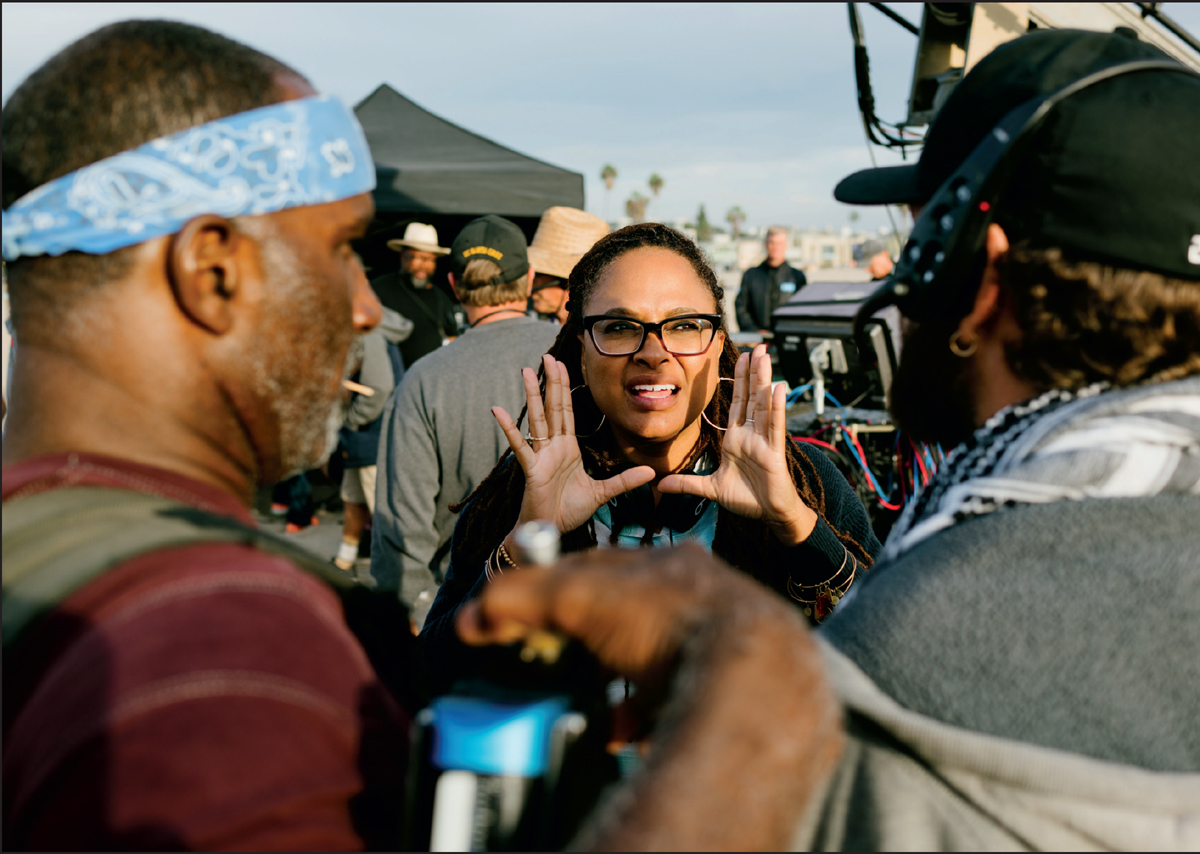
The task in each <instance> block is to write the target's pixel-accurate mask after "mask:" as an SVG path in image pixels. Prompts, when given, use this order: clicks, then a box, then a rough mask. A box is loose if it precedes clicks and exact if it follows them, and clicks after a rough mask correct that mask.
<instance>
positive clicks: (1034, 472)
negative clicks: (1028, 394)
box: [880, 377, 1200, 563]
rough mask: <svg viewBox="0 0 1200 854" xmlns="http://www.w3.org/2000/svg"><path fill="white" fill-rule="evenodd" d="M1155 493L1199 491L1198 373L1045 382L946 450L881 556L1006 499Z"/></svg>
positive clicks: (901, 550) (1033, 501)
mask: <svg viewBox="0 0 1200 854" xmlns="http://www.w3.org/2000/svg"><path fill="white" fill-rule="evenodd" d="M1159 494H1175V495H1198V496H1200V377H1188V378H1186V379H1182V380H1175V381H1173V382H1165V383H1158V384H1152V385H1144V386H1137V387H1134V388H1128V389H1119V390H1112V389H1110V388H1109V387H1108V386H1107V384H1104V383H1098V384H1096V385H1091V386H1088V387H1086V388H1083V389H1078V390H1075V391H1058V390H1056V391H1049V392H1046V393H1045V394H1043V395H1041V396H1040V397H1037V398H1034V399H1033V400H1029V401H1026V402H1024V403H1019V404H1015V405H1013V406H1009V407H1006V408H1005V409H1002V410H1000V411H999V412H997V413H996V414H995V415H993V416H992V417H991V418H990V419H988V421H987V423H986V424H984V425H983V426H982V427H980V428H979V429H978V430H976V431H975V434H974V435H973V436H972V437H971V438H970V440H968V441H967V442H964V443H963V444H961V445H959V446H958V447H956V448H955V449H954V450H953V451H951V452H950V453H949V454H948V455H947V457H946V461H945V463H944V464H943V466H942V467H941V468H940V469H939V471H938V473H937V474H936V475H935V476H934V478H933V480H931V481H930V482H929V484H928V485H927V486H926V487H925V488H924V489H922V490H921V492H919V493H918V494H917V496H916V498H915V499H914V500H913V501H911V502H909V505H908V506H907V507H906V508H905V509H904V512H903V513H902V514H901V516H900V519H899V520H898V521H897V522H896V525H895V527H894V528H893V529H892V531H891V534H890V536H889V537H888V541H887V545H886V546H885V547H884V550H883V554H882V555H881V558H880V563H883V562H885V561H890V560H892V559H894V558H896V557H898V556H900V555H901V554H903V553H904V552H906V551H908V550H909V549H911V548H913V546H915V545H917V544H918V543H920V542H922V541H923V540H925V539H926V538H927V537H930V536H932V535H933V534H935V533H937V532H938V531H941V530H944V529H946V528H949V527H950V526H952V525H956V524H958V523H959V522H962V521H965V520H967V519H971V518H974V517H976V516H982V515H984V514H987V513H991V512H993V511H995V510H998V509H1000V508H1003V507H1014V506H1018V505H1022V504H1048V503H1051V502H1055V501H1066V500H1078V499H1083V498H1129V497H1140V496H1151V495H1159ZM1197 524H1200V520H1197Z"/></svg>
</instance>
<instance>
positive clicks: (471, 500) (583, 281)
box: [451, 223, 871, 584]
mask: <svg viewBox="0 0 1200 854" xmlns="http://www.w3.org/2000/svg"><path fill="white" fill-rule="evenodd" d="M641 248H658V249H666V250H669V251H671V252H674V253H675V254H677V255H679V256H680V257H681V258H684V259H685V260H687V261H688V263H690V264H691V266H692V269H693V270H694V271H695V272H696V275H697V277H699V279H700V280H701V281H702V282H703V283H704V284H705V286H706V287H707V288H708V290H709V292H710V293H711V294H712V297H713V300H714V302H715V303H716V305H717V313H718V314H720V315H721V329H722V331H727V328H726V323H725V316H724V296H725V292H724V289H723V288H722V287H721V285H720V283H719V282H718V281H717V277H716V274H715V273H713V270H712V268H711V267H710V266H709V264H708V262H707V260H705V257H704V254H703V252H702V251H701V250H700V248H699V247H698V246H697V245H696V244H695V243H693V242H692V241H691V240H689V239H688V238H687V237H686V236H684V235H683V234H680V233H679V232H677V231H675V230H674V229H672V228H668V227H667V226H665V225H661V224H658V223H640V224H636V225H630V226H626V227H625V228H622V229H620V230H618V231H615V232H613V233H612V234H609V235H607V236H605V237H603V238H601V239H600V240H599V241H598V242H597V243H596V244H595V245H594V246H593V247H592V248H591V250H589V251H588V252H587V254H586V255H584V256H583V258H582V259H580V261H579V263H578V264H576V265H575V269H574V270H572V271H571V277H570V281H569V293H570V302H569V303H568V306H567V311H568V317H567V322H566V323H565V324H564V325H563V328H562V330H561V331H560V332H559V334H558V338H557V339H555V341H554V344H553V346H551V348H550V350H549V354H550V355H551V356H553V357H554V358H555V359H557V360H558V361H560V362H562V363H563V364H564V365H565V366H566V368H567V373H568V375H569V376H570V382H571V388H573V389H574V388H576V387H577V386H581V385H583V373H582V368H581V362H582V355H583V342H582V331H583V310H584V306H585V305H586V304H587V302H588V299H589V298H590V297H591V295H592V293H593V292H594V291H595V289H596V286H597V283H598V282H599V281H600V279H601V278H602V276H603V274H604V272H605V270H607V269H608V267H609V265H611V264H612V263H613V261H615V260H616V259H617V258H619V257H620V256H622V255H624V254H625V253H626V252H629V251H631V250H634V249H641ZM737 359H738V351H737V348H736V347H735V346H734V345H733V343H732V341H730V339H729V335H728V334H726V335H725V336H724V346H723V347H722V350H721V355H720V360H719V373H720V375H721V376H723V377H732V376H733V371H734V367H735V365H736V363H737ZM538 379H539V385H540V388H541V390H542V393H543V394H545V391H546V378H545V372H544V370H543V369H542V368H541V367H539V368H538ZM732 398H733V388H732V383H723V382H718V383H717V390H716V393H715V394H714V395H713V398H712V400H711V401H709V403H708V406H707V407H706V408H705V415H707V416H708V419H709V420H711V422H712V423H713V424H718V425H720V424H726V423H728V420H729V407H730V403H731V402H732ZM572 403H573V406H574V409H575V420H576V424H577V425H581V426H580V428H579V429H580V430H581V431H584V432H583V433H582V434H581V435H580V436H579V450H580V454H581V456H582V457H583V463H584V467H585V468H586V469H587V471H588V473H589V474H590V475H591V476H592V477H595V478H607V477H611V476H613V475H615V474H618V473H620V472H621V471H623V470H624V469H626V468H629V467H630V466H631V463H630V462H629V461H628V460H626V459H625V458H624V456H623V455H621V453H620V452H619V451H618V450H617V447H616V443H615V441H614V439H613V436H612V433H611V432H610V431H608V430H601V429H596V431H595V432H594V433H592V434H591V435H588V434H587V432H586V431H588V430H589V429H592V428H591V427H590V425H593V424H598V423H599V422H600V419H601V417H602V413H601V412H600V410H599V408H598V407H597V406H596V403H595V401H594V400H592V396H591V394H590V393H587V392H586V390H585V389H581V390H580V393H578V394H576V395H574V396H573V398H572ZM525 414H526V410H525V409H522V410H521V415H520V417H519V418H518V419H517V423H518V424H520V423H521V421H522V420H523V419H524V418H525ZM706 454H707V455H711V457H712V458H713V459H715V460H716V461H717V462H718V463H719V462H720V459H721V433H720V431H718V430H717V429H716V428H714V427H713V426H711V425H710V424H709V423H708V421H704V420H703V419H702V421H701V425H700V439H699V441H698V442H697V443H696V447H695V448H693V450H692V453H691V454H690V455H689V457H688V459H687V460H686V461H685V462H684V463H683V465H682V466H680V468H679V469H678V470H679V471H689V470H691V468H692V467H693V466H694V465H695V463H696V462H697V461H698V460H699V459H700V458H701V457H703V456H704V455H706ZM787 455H788V468H789V471H790V472H791V475H792V478H793V480H794V481H795V483H796V489H797V491H798V492H799V494H800V497H801V498H802V499H803V500H804V502H805V503H806V504H807V505H808V506H809V507H811V508H813V510H815V511H816V512H817V513H818V514H819V515H820V516H821V517H822V518H824V517H825V489H824V485H823V484H822V482H821V478H820V476H819V475H818V474H817V471H816V469H815V468H814V466H813V464H812V462H811V461H810V460H809V459H808V458H807V457H806V456H805V455H804V454H803V453H802V452H800V451H799V450H798V449H797V448H796V446H795V444H794V443H793V442H788V443H787ZM524 488H525V473H524V472H523V471H522V470H521V467H520V465H518V464H517V462H516V458H515V457H514V455H513V453H512V451H511V450H506V451H505V452H504V454H503V455H502V456H501V457H500V461H499V462H498V463H497V465H496V467H495V468H494V469H493V470H492V472H491V474H490V475H488V477H487V478H486V479H485V480H484V481H483V482H481V483H480V484H479V486H478V487H477V488H476V490H475V491H474V492H473V493H472V494H471V495H470V496H469V497H468V498H467V499H466V500H464V501H462V502H461V503H459V504H457V505H454V506H452V507H451V509H452V510H455V511H458V510H461V509H462V508H464V507H465V508H467V509H466V514H465V515H464V517H463V518H462V520H461V521H460V523H459V524H460V526H462V528H463V530H462V532H461V541H462V542H463V543H466V544H469V548H470V549H471V552H472V553H471V554H469V555H464V556H463V557H464V559H466V560H470V561H475V562H476V563H482V562H483V561H484V560H485V558H486V557H487V555H488V553H489V552H490V551H491V550H492V549H493V548H494V547H495V545H496V543H498V542H500V541H501V540H502V539H503V538H504V537H505V536H506V535H507V534H508V532H509V531H511V530H512V528H513V526H514V525H515V524H516V522H517V517H518V515H519V513H520V504H521V502H520V496H521V494H522V490H523V489H524ZM830 527H831V528H832V527H833V526H830ZM833 530H834V532H835V533H836V534H837V536H838V538H839V539H840V540H841V541H842V542H843V543H844V544H845V545H846V547H847V548H848V549H849V550H850V552H851V553H852V554H853V555H854V556H855V557H856V558H857V559H858V560H859V562H860V563H862V564H864V565H866V566H869V565H870V564H871V556H870V554H868V553H867V551H866V549H865V548H863V546H862V545H860V544H859V543H858V542H857V541H855V540H854V539H853V538H852V537H850V536H849V535H848V534H846V533H844V532H842V531H838V530H837V529H836V528H834V529H833ZM458 538H459V535H458V534H456V539H458ZM771 538H772V534H771V533H770V529H769V528H768V527H767V525H766V524H765V523H764V522H762V521H761V520H757V519H748V518H746V517H743V516H738V515H737V514H735V513H731V512H729V511H728V510H726V509H725V508H723V507H722V508H719V509H718V511H717V526H716V533H715V535H714V537H713V544H712V551H713V554H715V555H717V556H719V557H721V558H723V559H724V560H726V561H728V562H729V563H731V564H732V565H733V566H735V567H737V568H738V569H740V570H742V571H743V572H746V573H747V574H749V575H751V576H753V577H755V578H758V579H759V580H760V581H763V582H764V583H767V584H770V583H771V582H770V580H769V573H768V571H767V570H768V566H769V563H770V561H769V549H770V546H771ZM595 545H596V535H595V532H594V530H593V529H592V526H591V525H588V524H585V525H583V526H581V527H579V528H577V529H576V530H574V531H566V532H564V533H563V536H562V550H563V551H564V552H570V551H583V550H586V549H589V548H592V547H594V546H595ZM802 572H803V567H797V574H802ZM817 580H819V579H817Z"/></svg>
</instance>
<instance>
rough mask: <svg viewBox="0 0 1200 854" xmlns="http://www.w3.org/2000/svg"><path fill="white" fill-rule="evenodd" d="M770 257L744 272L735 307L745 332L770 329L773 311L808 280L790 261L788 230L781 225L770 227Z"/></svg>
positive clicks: (768, 234)
mask: <svg viewBox="0 0 1200 854" xmlns="http://www.w3.org/2000/svg"><path fill="white" fill-rule="evenodd" d="M766 242H767V260H766V261H763V262H762V263H761V264H759V265H758V266H757V267H751V268H750V269H749V270H747V271H746V272H745V273H743V274H742V287H741V290H739V291H738V295H737V300H736V301H735V303H734V308H735V309H736V311H737V322H738V328H739V329H741V330H742V331H743V332H750V331H752V330H755V329H757V330H758V331H759V332H764V333H766V332H770V331H771V315H772V314H774V313H775V309H777V308H779V306H781V305H782V304H783V303H785V302H787V301H788V300H789V299H791V298H792V296H794V295H795V293H796V291H798V290H800V289H801V288H802V287H804V286H805V285H806V284H808V279H806V278H805V277H804V272H803V271H801V270H797V269H796V268H794V267H792V266H791V265H790V264H788V262H787V260H786V259H787V248H788V230H787V229H786V228H784V227H783V226H781V225H773V226H771V227H770V228H768V229H767V241H766Z"/></svg>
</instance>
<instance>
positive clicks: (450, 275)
mask: <svg viewBox="0 0 1200 854" xmlns="http://www.w3.org/2000/svg"><path fill="white" fill-rule="evenodd" d="M446 278H447V279H449V280H450V290H451V291H453V292H454V298H455V299H456V300H458V301H459V302H462V297H460V296H459V295H458V289H457V288H456V287H454V274H453V273H447V274H446Z"/></svg>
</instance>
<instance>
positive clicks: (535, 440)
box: [492, 355, 654, 532]
mask: <svg viewBox="0 0 1200 854" xmlns="http://www.w3.org/2000/svg"><path fill="white" fill-rule="evenodd" d="M542 364H543V366H544V367H545V373H546V400H545V403H544V404H543V401H542V395H541V392H540V390H539V389H538V381H537V374H536V373H535V372H534V371H533V370H532V369H530V368H524V369H522V371H521V377H522V379H524V381H525V399H526V401H527V403H528V417H529V440H528V441H526V439H525V437H524V436H522V435H521V431H520V430H518V429H517V425H516V424H515V423H513V420H512V417H511V416H509V414H508V413H507V412H505V411H504V409H503V408H502V407H499V406H494V407H492V415H494V416H495V417H496V421H497V422H499V424H500V429H502V430H503V431H504V435H505V437H506V438H507V439H508V444H509V447H511V448H512V450H513V453H514V454H515V455H516V457H517V462H518V463H519V464H520V466H521V469H522V470H523V471H524V472H525V494H524V495H523V496H522V498H521V515H520V517H519V518H518V519H517V524H521V523H523V522H531V521H533V520H535V519H548V520H550V521H552V522H553V523H554V524H555V525H556V526H557V527H558V530H559V531H561V532H566V531H573V530H575V529H576V528H578V527H579V526H580V525H582V524H583V523H584V522H586V521H587V520H588V519H590V518H592V514H593V513H595V512H596V511H597V510H598V509H599V508H600V506H601V505H603V504H604V503H606V502H608V501H610V500H611V499H613V498H615V497H616V496H618V495H621V494H622V493H625V492H628V491H629V490H631V489H634V488H636V487H638V486H641V485H642V484H645V483H649V482H650V481H651V480H653V479H654V469H652V468H650V466H637V467H636V468H632V469H629V470H627V471H624V472H622V473H621V474H619V475H616V476H615V477H610V478H608V479H607V480H593V479H592V478H591V477H590V476H589V475H588V473H587V472H586V471H585V470H584V468H583V460H582V459H581V458H580V456H579V443H578V442H577V441H576V440H575V412H574V409H572V407H571V385H570V383H571V381H570V379H569V377H568V376H567V367H566V365H564V364H563V363H562V362H559V361H558V360H557V359H555V358H554V357H553V356H550V355H545V356H543V357H542Z"/></svg>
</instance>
